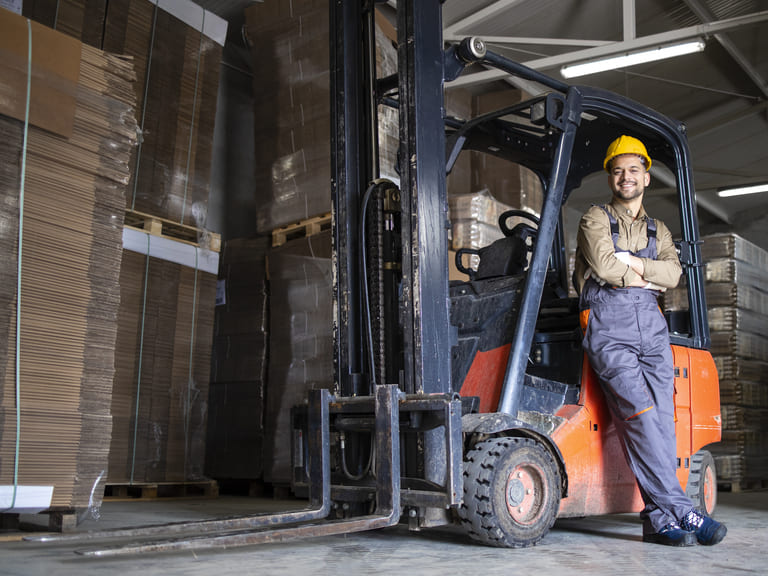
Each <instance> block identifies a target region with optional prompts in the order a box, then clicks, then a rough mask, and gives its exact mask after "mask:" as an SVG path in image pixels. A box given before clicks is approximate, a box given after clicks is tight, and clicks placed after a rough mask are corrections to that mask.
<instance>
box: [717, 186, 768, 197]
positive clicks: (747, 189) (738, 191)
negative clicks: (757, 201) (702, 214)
mask: <svg viewBox="0 0 768 576" xmlns="http://www.w3.org/2000/svg"><path fill="white" fill-rule="evenodd" d="M758 192H768V184H755V185H754V186H742V187H740V188H725V189H723V190H718V191H717V195H718V196H720V198H728V197H729V196H741V195H743V194H757V193H758Z"/></svg>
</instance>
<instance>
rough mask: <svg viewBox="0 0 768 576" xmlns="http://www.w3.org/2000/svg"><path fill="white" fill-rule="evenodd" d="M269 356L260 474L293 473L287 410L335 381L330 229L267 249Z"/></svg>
mask: <svg viewBox="0 0 768 576" xmlns="http://www.w3.org/2000/svg"><path fill="white" fill-rule="evenodd" d="M267 262H268V270H269V284H270V337H269V339H270V359H269V385H268V388H267V394H266V403H267V409H266V413H265V421H264V426H265V438H266V439H267V442H266V444H265V446H264V479H265V480H266V481H267V482H270V483H272V484H273V485H275V484H276V485H286V484H289V483H290V481H291V478H292V474H293V466H292V464H291V445H292V442H293V428H292V426H291V410H292V409H293V407H294V406H296V405H298V404H301V403H303V402H304V401H305V400H306V398H307V396H308V392H309V390H311V389H313V388H328V389H330V388H332V387H333V323H332V317H331V315H332V310H333V303H332V277H331V235H330V232H322V233H320V234H315V235H312V236H309V237H307V238H299V239H295V240H291V241H289V242H286V243H285V244H282V245H281V246H278V247H273V248H272V249H271V250H270V252H269V255H268V259H267Z"/></svg>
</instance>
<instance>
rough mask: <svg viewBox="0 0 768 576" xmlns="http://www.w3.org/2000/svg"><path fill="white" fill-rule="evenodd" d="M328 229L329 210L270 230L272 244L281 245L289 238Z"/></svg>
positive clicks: (305, 236)
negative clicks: (326, 212)
mask: <svg viewBox="0 0 768 576" xmlns="http://www.w3.org/2000/svg"><path fill="white" fill-rule="evenodd" d="M330 229H331V214H330V212H329V213H328V214H323V215H321V216H315V217H314V218H307V219H306V220H301V221H299V222H295V223H294V224H287V225H286V226H281V227H280V228H276V229H275V230H273V231H272V246H273V247H277V246H282V245H283V244H285V243H286V242H288V241H290V240H296V239H298V238H308V237H310V236H314V235H315V234H319V233H320V232H325V231H326V230H330Z"/></svg>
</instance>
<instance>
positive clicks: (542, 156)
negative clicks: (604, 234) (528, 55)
mask: <svg viewBox="0 0 768 576" xmlns="http://www.w3.org/2000/svg"><path fill="white" fill-rule="evenodd" d="M578 90H579V91H581V92H582V103H583V109H582V110H583V111H582V114H581V118H580V122H579V127H578V129H577V131H576V137H575V142H574V147H573V154H572V156H571V158H570V159H565V164H566V165H567V166H566V168H564V169H565V170H567V172H565V174H564V175H563V174H561V175H560V177H564V179H565V186H564V193H563V201H562V203H561V206H560V211H559V218H558V219H557V222H556V223H555V225H556V230H555V234H554V241H553V243H552V250H551V251H550V254H549V258H548V262H547V272H546V280H545V282H544V286H543V287H542V289H541V300H540V305H539V310H538V316H537V319H536V329H535V332H534V335H533V338H532V342H531V347H530V352H529V356H528V364H527V367H526V370H525V381H524V386H523V390H522V393H521V400H520V410H521V411H526V410H528V409H531V410H534V411H542V412H545V413H547V414H554V413H555V412H557V410H558V409H560V408H561V407H562V406H563V405H565V404H576V403H578V402H579V397H580V385H581V379H582V367H583V352H582V348H581V339H582V334H581V329H580V327H579V307H578V298H577V297H576V294H575V291H574V290H573V289H572V287H571V274H572V268H573V256H572V255H573V252H574V251H575V237H576V229H577V227H578V221H579V219H580V217H581V214H582V213H583V212H584V211H585V210H586V209H587V208H589V206H590V205H591V204H602V203H605V202H608V201H609V200H610V190H609V189H608V186H607V183H606V177H605V172H604V171H603V158H604V155H605V150H606V149H607V147H608V145H609V143H610V142H611V141H612V140H614V139H615V138H616V137H617V136H619V135H621V134H632V135H634V136H636V137H638V138H639V139H641V140H642V141H643V142H644V143H645V144H646V146H647V148H648V150H649V153H650V155H651V156H652V158H653V167H654V170H653V172H652V181H651V185H650V187H649V188H648V189H647V192H646V196H645V200H644V204H645V205H646V207H648V211H649V213H650V214H651V215H652V216H654V217H658V218H661V219H662V220H663V221H664V222H665V223H666V224H667V226H668V227H669V228H670V230H671V231H672V233H673V237H674V238H675V239H676V244H677V246H678V252H679V256H680V259H681V263H682V264H683V268H684V273H683V279H682V280H681V283H680V288H678V289H676V290H671V291H669V293H668V294H666V295H665V298H664V299H663V301H662V302H661V304H662V307H663V310H664V313H665V317H666V318H667V321H668V324H669V327H670V337H671V339H672V342H673V344H681V345H684V346H686V347H689V348H706V347H707V345H708V340H709V334H708V330H707V325H706V321H702V318H705V316H702V314H706V309H705V305H704V303H703V300H702V298H703V296H702V292H703V291H702V290H701V286H702V284H701V282H702V278H701V270H700V266H699V265H698V264H697V262H698V261H699V257H698V256H697V250H696V249H695V248H696V246H697V242H698V237H697V232H696V230H697V227H696V225H695V206H694V204H693V202H692V196H693V191H692V190H691V189H690V188H689V182H690V175H689V174H688V173H687V172H686V171H685V170H687V168H683V167H686V166H687V165H688V164H687V162H686V158H684V156H683V154H685V148H684V147H682V146H680V145H679V143H678V140H677V139H678V138H679V137H680V134H670V133H668V132H665V131H663V130H660V129H659V127H658V126H656V125H654V124H653V123H652V122H647V118H646V117H645V116H644V115H642V114H636V116H637V118H636V119H635V121H632V114H631V113H628V112H627V110H629V109H630V108H632V106H636V105H634V104H630V103H629V101H627V107H626V108H627V109H626V110H619V109H617V107H616V101H615V98H616V97H615V95H613V96H612V99H613V101H612V102H611V103H610V106H604V104H606V103H607V99H605V101H603V99H602V98H601V91H600V90H597V89H593V88H586V87H585V88H581V87H579V88H578ZM561 111H562V96H561V95H560V94H558V93H556V92H553V93H550V94H547V95H543V96H539V97H536V98H533V99H531V100H527V101H525V102H522V103H520V104H516V105H514V106H509V107H506V108H502V109H499V110H497V111H494V112H491V113H487V114H484V115H482V116H479V117H477V118H474V119H472V120H470V121H467V122H465V123H463V124H461V125H458V123H456V122H450V123H449V125H450V126H451V127H450V128H448V129H447V132H446V142H447V158H448V169H449V170H450V169H451V168H452V166H453V165H454V164H455V162H456V161H457V159H458V158H459V155H460V153H467V152H468V151H473V152H476V153H484V154H490V155H493V156H495V157H498V158H502V159H504V160H507V161H509V162H511V163H514V164H518V165H519V166H521V167H522V168H523V169H525V170H528V171H530V172H532V173H533V174H534V175H535V176H536V178H537V179H538V181H539V182H540V183H541V187H542V189H543V193H544V195H545V198H546V195H547V194H548V193H549V184H550V183H549V180H550V178H551V177H552V167H553V164H554V163H555V162H556V149H557V143H558V140H559V138H560V130H559V128H560V126H558V121H557V118H558V117H559V115H560V113H561ZM628 117H629V118H630V120H629V121H628V120H627V118H628ZM525 214H526V213H525V212H521V211H515V212H514V214H509V215H507V216H505V215H502V217H501V218H500V219H499V227H500V230H501V231H502V232H503V234H504V236H503V238H501V239H500V240H496V241H495V242H493V243H491V244H490V245H488V246H485V247H482V248H479V249H470V250H466V249H465V250H459V252H458V253H457V255H456V267H457V268H458V270H459V271H461V272H464V273H465V274H467V279H466V281H453V282H451V285H450V299H451V326H452V328H453V330H454V334H455V338H454V344H453V348H452V381H453V387H454V389H455V391H457V392H459V393H460V394H461V395H462V396H466V395H475V396H479V397H480V411H481V412H484V411H489V412H493V411H496V410H497V405H498V402H499V398H500V395H501V393H502V386H503V380H504V376H505V373H506V370H507V356H508V354H509V349H510V344H511V343H512V342H513V340H514V336H515V328H516V324H517V316H518V312H519V310H520V305H521V300H522V294H523V292H524V289H525V279H526V275H527V273H528V267H529V265H530V259H531V257H532V252H533V245H534V243H535V242H536V240H537V228H538V226H539V215H530V216H529V218H528V220H529V221H528V222H525V223H521V224H518V225H517V226H511V227H508V225H507V223H506V222H507V219H508V218H510V217H511V216H518V217H519V216H521V215H523V216H524V215H525ZM468 255H470V256H473V257H475V260H476V261H477V260H479V263H478V264H477V266H476V269H473V268H470V267H469V266H467V265H466V264H465V262H466V261H467V256H468ZM689 287H693V288H694V289H693V290H689V289H688V288H689ZM697 287H698V289H697Z"/></svg>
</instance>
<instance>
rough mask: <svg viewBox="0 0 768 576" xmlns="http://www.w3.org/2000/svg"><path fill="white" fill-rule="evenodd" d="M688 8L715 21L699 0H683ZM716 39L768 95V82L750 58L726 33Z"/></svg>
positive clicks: (716, 36) (707, 20) (699, 15)
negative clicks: (748, 58)
mask: <svg viewBox="0 0 768 576" xmlns="http://www.w3.org/2000/svg"><path fill="white" fill-rule="evenodd" d="M683 1H684V2H685V3H686V5H687V6H688V8H690V9H691V11H692V12H693V13H694V14H695V15H696V17H697V18H698V19H699V20H701V21H703V22H713V21H714V20H715V19H716V18H715V15H714V14H713V13H712V12H711V11H710V9H709V8H707V7H706V6H704V5H703V4H702V3H701V2H700V1H699V0H683ZM715 39H716V40H717V41H718V42H719V43H720V45H721V46H722V47H723V48H724V49H725V51H726V52H728V54H729V55H730V56H731V58H733V60H734V61H735V62H736V64H738V65H739V68H741V69H742V70H743V71H744V73H745V74H746V75H747V76H749V78H750V80H752V82H754V83H755V86H757V88H758V89H759V90H760V92H762V93H763V96H765V97H768V83H766V81H765V79H764V78H763V77H762V76H761V75H760V73H759V72H758V71H757V70H755V67H754V66H752V64H750V62H749V60H747V58H746V57H745V56H744V54H743V53H742V52H741V50H739V49H738V48H737V47H736V45H735V44H734V43H733V42H732V41H731V39H730V38H728V36H726V35H725V34H715Z"/></svg>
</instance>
